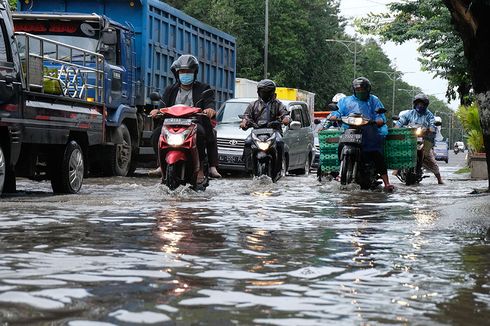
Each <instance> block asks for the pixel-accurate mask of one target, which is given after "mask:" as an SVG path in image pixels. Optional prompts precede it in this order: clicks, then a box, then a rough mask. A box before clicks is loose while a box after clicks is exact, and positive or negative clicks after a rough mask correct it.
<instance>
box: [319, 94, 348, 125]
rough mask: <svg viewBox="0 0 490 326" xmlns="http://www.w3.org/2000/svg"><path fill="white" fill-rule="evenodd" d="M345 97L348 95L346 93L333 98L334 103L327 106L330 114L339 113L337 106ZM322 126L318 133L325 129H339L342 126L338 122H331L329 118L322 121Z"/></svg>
mask: <svg viewBox="0 0 490 326" xmlns="http://www.w3.org/2000/svg"><path fill="white" fill-rule="evenodd" d="M344 97H346V95H345V94H344V93H337V94H335V95H334V97H332V101H331V102H330V103H328V104H327V110H328V111H330V112H333V111H337V110H338V109H339V107H338V106H337V104H338V103H339V101H340V100H341V99H342V98H344ZM320 126H321V127H320V128H319V129H318V131H320V130H323V129H328V128H332V127H333V128H338V127H340V124H339V123H338V122H337V121H332V120H329V119H328V117H327V119H325V120H323V121H322V123H321V125H320Z"/></svg>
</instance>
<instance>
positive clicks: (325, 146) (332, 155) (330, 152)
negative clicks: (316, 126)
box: [318, 129, 342, 173]
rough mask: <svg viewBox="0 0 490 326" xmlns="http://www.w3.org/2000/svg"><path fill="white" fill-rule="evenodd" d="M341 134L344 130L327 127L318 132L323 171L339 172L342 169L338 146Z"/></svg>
mask: <svg viewBox="0 0 490 326" xmlns="http://www.w3.org/2000/svg"><path fill="white" fill-rule="evenodd" d="M341 134H342V131H341V130H338V129H326V130H321V131H319V132H318V142H319V144H320V166H321V169H322V173H330V172H338V171H339V170H340V162H339V156H338V148H339V138H340V135H341Z"/></svg>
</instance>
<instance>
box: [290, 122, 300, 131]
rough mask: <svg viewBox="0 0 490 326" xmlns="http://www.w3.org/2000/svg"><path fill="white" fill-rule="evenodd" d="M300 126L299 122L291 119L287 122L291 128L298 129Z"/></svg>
mask: <svg viewBox="0 0 490 326" xmlns="http://www.w3.org/2000/svg"><path fill="white" fill-rule="evenodd" d="M300 128H301V122H299V121H291V123H290V124H289V129H291V130H299V129H300Z"/></svg>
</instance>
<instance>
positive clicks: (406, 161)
mask: <svg viewBox="0 0 490 326" xmlns="http://www.w3.org/2000/svg"><path fill="white" fill-rule="evenodd" d="M415 130H416V129H415V128H392V129H389V130H388V135H387V136H386V139H385V146H384V154H385V163H386V166H387V168H388V169H409V168H412V167H415V166H416V164H417V136H416V135H415Z"/></svg>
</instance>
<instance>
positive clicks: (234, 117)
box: [216, 102, 249, 123]
mask: <svg viewBox="0 0 490 326" xmlns="http://www.w3.org/2000/svg"><path fill="white" fill-rule="evenodd" d="M248 104H249V103H248V102H227V103H225V105H224V107H222V108H221V110H219V112H218V116H217V117H216V120H218V122H219V123H239V122H240V121H242V119H240V117H239V115H243V113H245V110H246V109H247V106H248Z"/></svg>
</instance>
